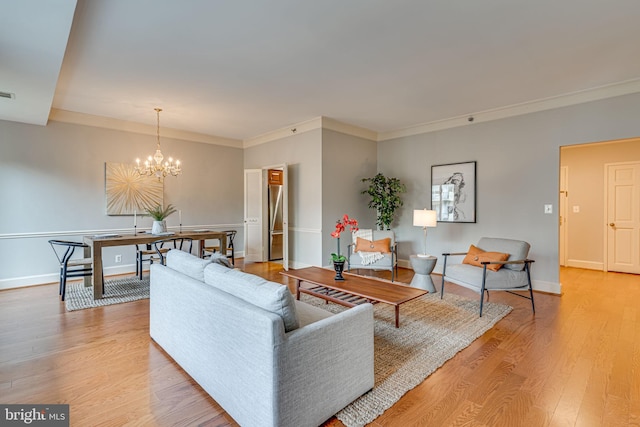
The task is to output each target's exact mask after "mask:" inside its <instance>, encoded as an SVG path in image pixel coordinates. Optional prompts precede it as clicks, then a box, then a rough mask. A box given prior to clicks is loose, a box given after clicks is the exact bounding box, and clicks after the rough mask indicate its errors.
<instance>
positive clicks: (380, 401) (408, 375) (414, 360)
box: [301, 293, 512, 427]
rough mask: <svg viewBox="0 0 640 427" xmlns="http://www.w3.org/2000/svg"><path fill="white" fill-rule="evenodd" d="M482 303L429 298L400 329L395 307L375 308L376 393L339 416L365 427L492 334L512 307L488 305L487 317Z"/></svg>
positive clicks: (407, 310)
mask: <svg viewBox="0 0 640 427" xmlns="http://www.w3.org/2000/svg"><path fill="white" fill-rule="evenodd" d="M301 299H302V300H303V301H305V302H307V303H310V304H313V305H315V306H317V307H321V308H323V309H326V310H329V311H331V312H338V311H341V310H345V309H346V308H345V307H342V306H339V305H336V304H331V303H330V304H326V303H325V302H324V301H323V300H321V299H319V298H314V297H312V296H310V295H302V297H301ZM478 305H479V302H478V299H474V300H470V299H467V298H463V297H460V296H457V295H455V294H445V295H444V299H442V300H441V299H440V294H439V293H435V294H427V295H424V296H422V297H420V298H418V299H416V300H413V301H410V302H407V303H405V304H403V305H402V309H401V310H400V328H396V327H395V311H394V309H393V307H392V306H389V305H385V304H376V305H375V306H374V318H375V326H374V372H375V384H374V388H373V389H372V390H370V391H369V392H367V393H365V394H364V395H362V396H361V397H359V398H358V399H356V400H355V401H354V402H352V403H351V404H349V405H348V406H347V407H345V408H344V409H342V410H341V411H340V412H338V413H337V414H336V417H337V418H338V419H339V420H340V421H342V422H343V423H344V424H345V425H346V426H348V427H355V426H364V425H366V424H368V423H370V422H372V421H373V420H375V419H376V418H377V417H378V416H380V415H381V414H382V413H383V412H384V411H385V410H387V409H388V408H390V407H391V406H392V405H393V404H394V403H396V402H397V401H398V400H399V399H400V398H401V397H402V396H403V395H404V394H405V393H406V392H408V391H409V390H411V389H412V388H414V387H416V386H417V385H418V384H420V383H421V382H422V381H424V379H425V378H427V377H428V376H429V375H430V374H432V373H433V372H434V371H435V370H436V369H438V368H439V367H440V366H442V365H443V364H444V363H445V362H446V361H447V360H449V359H451V358H452V357H453V356H455V355H456V353H458V352H459V351H460V350H462V349H464V348H465V347H467V346H469V344H471V343H472V342H473V341H474V340H475V339H476V338H478V337H480V336H481V335H482V334H484V333H485V332H486V331H488V330H489V329H491V328H492V327H493V326H494V325H495V324H496V323H497V322H498V321H499V320H500V319H502V318H503V317H505V316H506V315H507V314H509V312H511V310H512V308H511V307H509V306H507V305H504V304H499V303H493V302H485V305H484V307H485V308H484V310H483V313H482V317H479V315H478V308H479V307H478Z"/></svg>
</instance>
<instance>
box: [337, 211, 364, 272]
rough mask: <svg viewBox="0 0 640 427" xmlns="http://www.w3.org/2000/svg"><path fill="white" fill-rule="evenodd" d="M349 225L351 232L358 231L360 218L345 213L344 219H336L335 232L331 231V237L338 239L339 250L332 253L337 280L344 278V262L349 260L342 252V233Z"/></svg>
mask: <svg viewBox="0 0 640 427" xmlns="http://www.w3.org/2000/svg"><path fill="white" fill-rule="evenodd" d="M347 227H349V231H350V232H351V233H353V232H354V231H358V220H357V219H355V218H349V215H347V214H344V216H343V217H342V219H340V220H338V221H336V228H335V230H334V231H333V233H331V237H333V238H335V239H336V240H337V241H338V250H337V252H335V253H332V254H331V260H332V261H333V269H334V270H335V271H336V277H334V279H335V280H344V277H342V272H343V271H344V263H345V261H346V260H347V257H345V256H344V255H342V254H340V234H341V233H342V232H343V231H345V230H346V229H347Z"/></svg>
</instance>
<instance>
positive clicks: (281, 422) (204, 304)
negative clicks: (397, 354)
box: [150, 250, 374, 427]
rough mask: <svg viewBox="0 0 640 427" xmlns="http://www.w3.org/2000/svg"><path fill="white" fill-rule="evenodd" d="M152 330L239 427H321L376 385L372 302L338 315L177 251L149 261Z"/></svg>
mask: <svg viewBox="0 0 640 427" xmlns="http://www.w3.org/2000/svg"><path fill="white" fill-rule="evenodd" d="M150 292H151V296H150V335H151V338H153V340H154V341H155V342H156V343H157V344H159V345H160V346H161V347H162V348H163V349H164V350H165V351H166V352H167V353H168V354H169V355H170V356H171V357H172V358H173V359H174V360H175V361H176V363H178V365H180V366H181V367H182V368H183V369H184V370H185V371H186V372H187V373H188V374H189V375H190V376H191V377H192V378H193V379H194V380H195V381H196V382H198V384H200V386H202V388H203V389H204V390H205V391H206V392H207V393H209V394H210V395H211V397H212V398H213V399H214V400H215V401H216V402H217V403H219V404H220V406H222V407H223V408H224V410H225V411H227V413H228V414H229V415H231V416H232V417H233V418H234V419H235V421H237V422H238V423H239V424H240V425H243V426H252V427H253V426H280V427H286V426H296V427H297V426H317V425H319V424H321V423H322V422H324V421H325V420H327V419H328V418H330V417H331V416H332V415H334V414H335V413H336V412H338V411H339V410H340V409H342V408H343V407H345V406H346V405H348V404H349V403H350V402H352V401H353V400H355V399H356V398H357V397H359V396H360V395H362V394H363V393H365V392H367V391H368V390H370V389H371V388H373V382H374V378H373V307H372V306H371V304H363V305H360V306H357V307H354V308H351V309H348V310H345V311H343V312H341V313H339V314H335V315H334V314H331V313H329V312H327V311H325V310H322V309H320V308H317V307H314V306H311V305H309V304H305V303H303V302H300V301H296V300H295V299H294V298H293V296H292V295H291V293H290V292H289V290H288V288H287V287H286V286H283V285H281V284H277V283H273V282H268V281H266V280H264V279H262V278H261V277H258V276H254V275H251V274H247V273H243V272H241V271H238V270H232V269H229V268H226V267H224V266H222V265H220V264H217V263H215V262H214V263H212V262H210V261H209V260H202V259H200V258H197V257H195V256H192V255H190V254H187V253H185V252H181V251H177V250H172V251H170V252H169V253H168V254H167V265H166V266H163V265H160V264H153V265H152V266H151V291H150Z"/></svg>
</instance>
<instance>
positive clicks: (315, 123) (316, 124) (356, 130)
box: [244, 116, 378, 148]
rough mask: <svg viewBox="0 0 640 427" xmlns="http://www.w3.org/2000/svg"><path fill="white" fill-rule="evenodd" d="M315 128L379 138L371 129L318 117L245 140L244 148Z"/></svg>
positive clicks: (371, 139) (375, 139)
mask: <svg viewBox="0 0 640 427" xmlns="http://www.w3.org/2000/svg"><path fill="white" fill-rule="evenodd" d="M315 129H329V130H333V131H336V132H340V133H344V134H347V135H351V136H357V137H359V138H363V139H368V140H370V141H377V140H378V133H377V132H375V131H372V130H370V129H366V128H362V127H359V126H355V125H350V124H348V123H344V122H340V121H338V120H335V119H331V118H329V117H323V116H320V117H316V118H313V119H310V120H306V121H304V122H299V123H296V124H293V125H289V126H287V127H284V128H280V129H278V130H274V131H272V132H268V133H265V134H262V135H259V136H256V137H253V138H248V139H245V140H244V148H249V147H255V146H256V145H260V144H265V143H267V142H271V141H275V140H278V139H282V138H286V137H288V136H291V135H294V134H295V135H298V134H300V133H305V132H309V131H312V130H315Z"/></svg>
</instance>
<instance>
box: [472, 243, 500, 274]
mask: <svg viewBox="0 0 640 427" xmlns="http://www.w3.org/2000/svg"><path fill="white" fill-rule="evenodd" d="M508 259H509V254H503V253H502V252H485V251H483V250H482V249H480V248H478V247H475V246H474V245H471V246H469V252H467V256H465V257H464V259H463V260H462V263H463V264H471V265H475V266H476V267H482V266H483V265H482V262H485V261H506V260H508ZM501 268H502V264H487V270H491V271H498V270H500V269H501Z"/></svg>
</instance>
